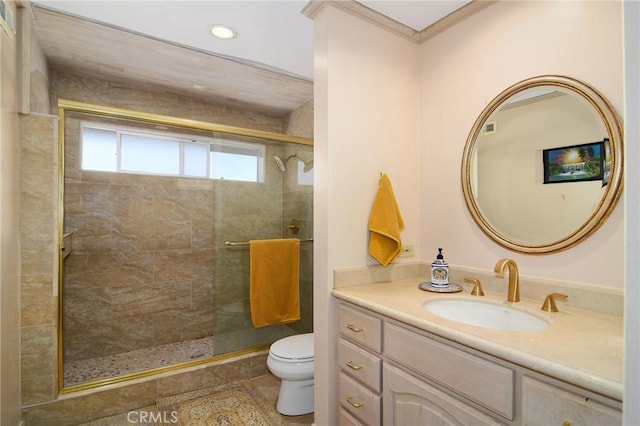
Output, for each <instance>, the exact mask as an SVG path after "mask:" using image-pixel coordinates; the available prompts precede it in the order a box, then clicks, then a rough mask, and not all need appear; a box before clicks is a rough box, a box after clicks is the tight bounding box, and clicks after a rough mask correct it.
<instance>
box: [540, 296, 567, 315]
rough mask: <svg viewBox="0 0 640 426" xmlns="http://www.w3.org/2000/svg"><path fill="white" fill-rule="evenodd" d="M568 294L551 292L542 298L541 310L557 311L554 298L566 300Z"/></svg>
mask: <svg viewBox="0 0 640 426" xmlns="http://www.w3.org/2000/svg"><path fill="white" fill-rule="evenodd" d="M568 298H569V296H567V295H566V294H562V293H551V294H549V295H548V296H547V298H546V299H544V303H543V304H542V307H541V308H540V309H542V310H543V311H547V312H558V306H557V305H556V299H560V300H567V299H568Z"/></svg>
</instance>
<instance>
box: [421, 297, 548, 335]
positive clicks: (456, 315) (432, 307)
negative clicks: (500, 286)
mask: <svg viewBox="0 0 640 426" xmlns="http://www.w3.org/2000/svg"><path fill="white" fill-rule="evenodd" d="M423 306H424V309H425V310H427V311H428V312H431V313H432V314H436V315H439V316H441V317H444V318H446V319H449V320H452V321H457V322H460V323H464V324H468V325H474V326H476V327H484V328H492V329H496V330H506V331H539V330H544V329H545V328H547V327H548V326H549V324H548V323H547V322H546V321H544V320H542V319H540V318H538V317H536V316H535V315H531V314H529V313H526V312H524V311H521V310H518V309H514V308H511V307H509V306H504V305H498V304H494V303H487V302H480V301H475V300H455V299H442V300H434V301H431V302H426V303H425V304H424V305H423Z"/></svg>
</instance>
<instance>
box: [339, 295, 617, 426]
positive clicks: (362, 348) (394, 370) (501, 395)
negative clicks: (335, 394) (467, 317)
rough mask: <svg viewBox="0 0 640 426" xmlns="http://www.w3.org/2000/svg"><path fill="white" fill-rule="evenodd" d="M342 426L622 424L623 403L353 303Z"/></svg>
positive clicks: (345, 314) (342, 343) (342, 369)
mask: <svg viewBox="0 0 640 426" xmlns="http://www.w3.org/2000/svg"><path fill="white" fill-rule="evenodd" d="M338 361H339V372H338V375H339V398H340V403H339V405H340V412H339V422H340V425H379V424H383V425H389V426H391V425H412V426H423V425H424V426H427V425H429V426H431V425H442V426H444V425H499V424H504V425H528V426H547V425H558V426H562V425H564V426H568V425H573V426H577V425H586V426H591V425H594V426H596V425H597V426H614V425H621V424H622V415H621V403H620V402H619V401H614V400H609V399H608V398H605V397H602V396H598V395H597V394H594V393H592V392H588V391H586V390H583V389H580V388H577V387H575V386H572V385H569V384H566V383H562V382H560V381H557V380H554V379H553V378H549V377H546V376H543V375H541V374H538V373H536V372H535V371H531V370H528V369H526V368H523V367H521V366H518V365H514V364H511V363H509V362H507V361H504V360H501V359H499V358H496V357H493V356H491V355H488V354H486V353H482V352H478V351H475V350H473V349H470V348H467V347H464V346H461V345H458V344H456V343H453V342H451V341H449V340H446V339H443V338H440V337H438V336H435V335H433V334H431V333H429V332H426V331H423V330H420V329H417V328H415V327H412V326H409V325H406V324H403V323H400V322H398V321H395V320H393V319H391V318H387V317H385V316H383V315H380V314H377V313H374V312H372V311H368V310H366V309H364V308H361V307H356V306H354V305H351V304H349V303H346V302H342V301H341V302H340V305H339V338H338Z"/></svg>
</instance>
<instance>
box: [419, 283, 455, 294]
mask: <svg viewBox="0 0 640 426" xmlns="http://www.w3.org/2000/svg"><path fill="white" fill-rule="evenodd" d="M418 288H419V289H420V290H426V291H433V292H435V293H457V292H459V291H462V286H459V285H458V284H453V283H449V285H448V286H446V287H439V286H435V285H433V284H431V283H429V282H425V283H420V285H419V286H418Z"/></svg>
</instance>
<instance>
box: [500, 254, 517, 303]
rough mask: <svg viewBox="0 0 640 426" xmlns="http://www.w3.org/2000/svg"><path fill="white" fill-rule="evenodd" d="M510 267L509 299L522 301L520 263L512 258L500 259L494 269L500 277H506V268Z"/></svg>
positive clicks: (510, 300)
mask: <svg viewBox="0 0 640 426" xmlns="http://www.w3.org/2000/svg"><path fill="white" fill-rule="evenodd" d="M505 267H508V268H509V290H508V292H507V300H508V301H509V302H519V301H520V279H519V278H518V265H516V262H515V261H514V260H512V259H500V260H498V263H496V267H495V268H494V271H495V273H496V274H498V276H499V277H500V278H502V277H504V268H505Z"/></svg>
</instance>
